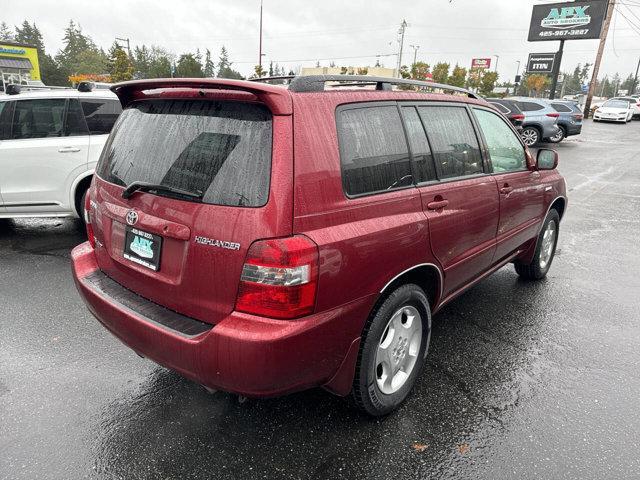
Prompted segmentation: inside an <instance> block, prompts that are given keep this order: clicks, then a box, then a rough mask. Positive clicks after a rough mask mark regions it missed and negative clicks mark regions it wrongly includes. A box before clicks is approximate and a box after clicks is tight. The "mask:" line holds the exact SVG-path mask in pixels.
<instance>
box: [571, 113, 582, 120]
mask: <svg viewBox="0 0 640 480" xmlns="http://www.w3.org/2000/svg"><path fill="white" fill-rule="evenodd" d="M573 118H574V119H575V120H582V119H583V118H584V115H583V114H581V113H574V114H573Z"/></svg>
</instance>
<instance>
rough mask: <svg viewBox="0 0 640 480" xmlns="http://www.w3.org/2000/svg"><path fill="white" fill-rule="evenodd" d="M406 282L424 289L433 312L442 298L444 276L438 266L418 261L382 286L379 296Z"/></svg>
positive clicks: (382, 296)
mask: <svg viewBox="0 0 640 480" xmlns="http://www.w3.org/2000/svg"><path fill="white" fill-rule="evenodd" d="M407 283H414V284H416V285H418V286H419V287H420V288H422V289H423V290H424V292H425V293H426V294H427V298H428V299H429V306H430V308H431V311H432V312H433V311H434V310H435V308H436V306H437V305H438V303H439V302H440V300H441V298H442V288H443V283H444V278H443V275H442V271H441V270H440V268H439V267H438V266H437V265H435V264H433V263H420V264H418V265H414V266H413V267H410V268H408V269H406V270H403V271H402V272H400V273H399V274H397V275H396V276H395V277H393V278H392V279H391V280H389V281H388V282H387V283H386V285H385V286H384V287H382V289H381V290H380V298H384V297H385V293H389V292H392V291H393V290H394V289H395V288H397V287H399V286H400V285H405V284H407Z"/></svg>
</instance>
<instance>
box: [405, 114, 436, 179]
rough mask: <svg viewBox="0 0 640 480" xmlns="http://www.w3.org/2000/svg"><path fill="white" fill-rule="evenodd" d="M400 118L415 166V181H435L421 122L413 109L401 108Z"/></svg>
mask: <svg viewBox="0 0 640 480" xmlns="http://www.w3.org/2000/svg"><path fill="white" fill-rule="evenodd" d="M402 116H403V117H404V124H405V127H406V129H407V137H408V139H409V146H410V147H411V155H412V156H413V161H414V162H415V164H416V170H417V175H418V178H417V179H416V181H417V182H418V183H420V182H428V181H430V180H437V179H438V177H437V175H436V168H435V164H434V163H433V156H432V155H431V148H430V147H429V142H428V140H427V134H426V132H425V131H424V126H423V125H422V121H421V120H420V117H419V116H418V111H417V110H416V108H415V107H402Z"/></svg>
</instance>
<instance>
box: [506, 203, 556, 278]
mask: <svg viewBox="0 0 640 480" xmlns="http://www.w3.org/2000/svg"><path fill="white" fill-rule="evenodd" d="M559 232H560V215H558V211H557V210H555V209H551V210H549V213H548V214H547V218H546V219H545V221H544V224H543V225H542V229H541V230H540V234H539V235H538V240H537V242H536V250H535V253H534V254H533V260H532V261H531V263H529V264H524V263H521V262H516V263H515V268H516V272H517V273H518V275H520V276H521V277H522V278H524V279H527V280H541V279H543V278H544V277H546V276H547V272H549V269H550V268H551V263H552V262H553V257H554V256H555V254H556V246H557V245H558V234H559Z"/></svg>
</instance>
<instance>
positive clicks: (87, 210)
mask: <svg viewBox="0 0 640 480" xmlns="http://www.w3.org/2000/svg"><path fill="white" fill-rule="evenodd" d="M84 224H85V225H86V227H87V238H88V239H89V243H90V244H91V246H92V247H93V248H96V236H95V235H94V234H93V225H92V224H91V197H90V196H89V192H87V194H86V195H85V199H84Z"/></svg>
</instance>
